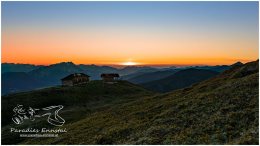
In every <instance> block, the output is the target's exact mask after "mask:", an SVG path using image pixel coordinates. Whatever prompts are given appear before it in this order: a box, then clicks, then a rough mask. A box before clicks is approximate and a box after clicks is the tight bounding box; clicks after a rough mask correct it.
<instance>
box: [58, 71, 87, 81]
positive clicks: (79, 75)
mask: <svg viewBox="0 0 260 146" xmlns="http://www.w3.org/2000/svg"><path fill="white" fill-rule="evenodd" d="M74 77H90V76H89V75H86V74H84V73H74V74H70V75H68V76H66V77H64V78H62V79H61V80H71V79H73V78H74Z"/></svg>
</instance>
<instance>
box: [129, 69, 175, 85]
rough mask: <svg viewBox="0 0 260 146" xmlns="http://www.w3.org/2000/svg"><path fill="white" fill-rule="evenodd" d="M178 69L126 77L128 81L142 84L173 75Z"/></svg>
mask: <svg viewBox="0 0 260 146" xmlns="http://www.w3.org/2000/svg"><path fill="white" fill-rule="evenodd" d="M178 71H179V70H178V69H171V70H164V71H156V72H148V73H144V74H141V75H138V76H135V77H133V78H130V79H128V81H129V82H131V83H135V84H142V83H146V82H151V81H155V80H160V79H163V78H166V77H168V76H170V75H173V74H174V73H176V72H178Z"/></svg>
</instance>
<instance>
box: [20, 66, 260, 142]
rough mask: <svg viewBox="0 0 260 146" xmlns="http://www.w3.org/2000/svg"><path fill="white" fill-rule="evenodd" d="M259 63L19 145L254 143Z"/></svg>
mask: <svg viewBox="0 0 260 146" xmlns="http://www.w3.org/2000/svg"><path fill="white" fill-rule="evenodd" d="M258 66H259V63H258V61H257V62H251V63H248V64H245V65H243V66H242V67H239V68H233V69H232V70H228V71H226V72H224V73H222V74H221V75H219V76H217V77H215V78H212V79H210V80H207V81H204V82H201V83H199V84H196V85H193V86H192V87H189V88H184V89H181V90H177V91H174V92H170V93H167V94H161V95H157V96H150V97H143V98H138V99H137V100H134V101H131V102H127V103H124V104H118V105H113V106H110V107H109V108H108V109H106V110H100V111H97V112H95V113H92V114H90V115H88V116H87V117H85V118H84V119H82V120H80V121H78V122H75V123H72V124H68V125H65V126H64V127H66V128H67V129H68V132H67V133H64V134H61V135H60V137H59V138H57V139H53V138H49V139H43V138H37V139H32V140H28V141H26V142H22V144H258V137H259V133H258V130H257V129H258V126H259V125H258V123H259V117H258V114H259V111H258V110H259V109H258V96H259V90H258V88H259V82H258V79H259V73H258V69H259V68H258Z"/></svg>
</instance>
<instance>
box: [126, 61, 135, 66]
mask: <svg viewBox="0 0 260 146" xmlns="http://www.w3.org/2000/svg"><path fill="white" fill-rule="evenodd" d="M137 64H138V63H136V62H132V61H127V62H123V63H122V65H126V66H132V65H137Z"/></svg>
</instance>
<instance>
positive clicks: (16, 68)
mask: <svg viewBox="0 0 260 146" xmlns="http://www.w3.org/2000/svg"><path fill="white" fill-rule="evenodd" d="M39 67H41V66H40V65H32V64H16V63H2V64H1V73H6V72H30V71H32V70H34V69H37V68H39Z"/></svg>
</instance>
